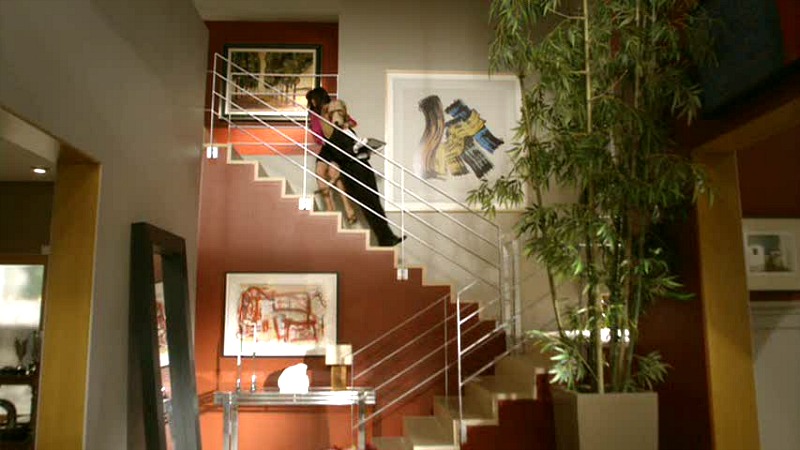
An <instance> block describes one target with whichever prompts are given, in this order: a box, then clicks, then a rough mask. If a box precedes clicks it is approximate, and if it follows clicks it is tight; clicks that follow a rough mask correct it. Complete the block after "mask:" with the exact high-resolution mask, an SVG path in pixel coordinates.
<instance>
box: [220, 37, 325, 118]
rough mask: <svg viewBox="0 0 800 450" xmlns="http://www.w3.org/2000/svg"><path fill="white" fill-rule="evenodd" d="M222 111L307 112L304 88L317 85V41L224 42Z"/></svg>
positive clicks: (237, 114)
mask: <svg viewBox="0 0 800 450" xmlns="http://www.w3.org/2000/svg"><path fill="white" fill-rule="evenodd" d="M225 57H226V58H227V59H228V61H229V63H228V64H227V68H226V78H227V83H226V86H225V104H224V111H223V113H224V114H225V115H227V116H228V117H231V118H236V119H245V120H247V119H249V120H256V119H262V120H290V119H291V118H304V117H305V116H306V111H305V108H306V106H307V105H306V97H305V95H306V92H308V90H309V89H313V88H315V87H317V86H319V85H320V67H321V47H320V46H317V45H291V46H290V45H281V46H276V45H235V46H234V45H227V46H225Z"/></svg>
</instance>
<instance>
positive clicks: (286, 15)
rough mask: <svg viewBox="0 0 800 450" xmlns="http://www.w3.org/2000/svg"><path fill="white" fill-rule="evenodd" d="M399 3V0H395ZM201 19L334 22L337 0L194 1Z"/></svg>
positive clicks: (338, 5)
mask: <svg viewBox="0 0 800 450" xmlns="http://www.w3.org/2000/svg"><path fill="white" fill-rule="evenodd" d="M399 1H403V0H399ZM194 5H195V8H197V12H199V13H200V17H202V18H203V20H227V21H248V22H270V21H272V22H277V21H284V22H337V21H338V20H339V11H340V7H341V1H340V0H194Z"/></svg>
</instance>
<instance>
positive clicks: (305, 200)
mask: <svg viewBox="0 0 800 450" xmlns="http://www.w3.org/2000/svg"><path fill="white" fill-rule="evenodd" d="M308 114H309V113H308V111H306V117H305V120H304V121H303V125H304V126H305V129H304V130H303V194H302V195H301V197H300V209H305V210H308V211H311V210H313V209H314V208H313V207H312V205H313V203H312V202H311V199H310V198H309V196H308Z"/></svg>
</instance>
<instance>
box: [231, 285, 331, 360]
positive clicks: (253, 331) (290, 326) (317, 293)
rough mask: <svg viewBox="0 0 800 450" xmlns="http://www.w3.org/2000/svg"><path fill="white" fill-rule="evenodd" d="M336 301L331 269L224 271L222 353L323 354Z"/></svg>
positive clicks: (329, 343)
mask: <svg viewBox="0 0 800 450" xmlns="http://www.w3.org/2000/svg"><path fill="white" fill-rule="evenodd" d="M336 302H337V274H335V273H229V274H227V275H226V279H225V331H224V339H223V356H239V355H241V356H244V357H247V356H254V355H255V356H284V357H286V356H300V357H302V356H317V355H319V356H324V355H325V348H326V346H327V345H333V344H336Z"/></svg>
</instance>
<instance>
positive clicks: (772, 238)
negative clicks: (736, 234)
mask: <svg viewBox="0 0 800 450" xmlns="http://www.w3.org/2000/svg"><path fill="white" fill-rule="evenodd" d="M742 234H743V237H744V250H745V269H746V272H747V286H748V289H749V290H751V291H794V290H800V271H799V270H798V252H799V251H800V239H799V238H800V219H742Z"/></svg>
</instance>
